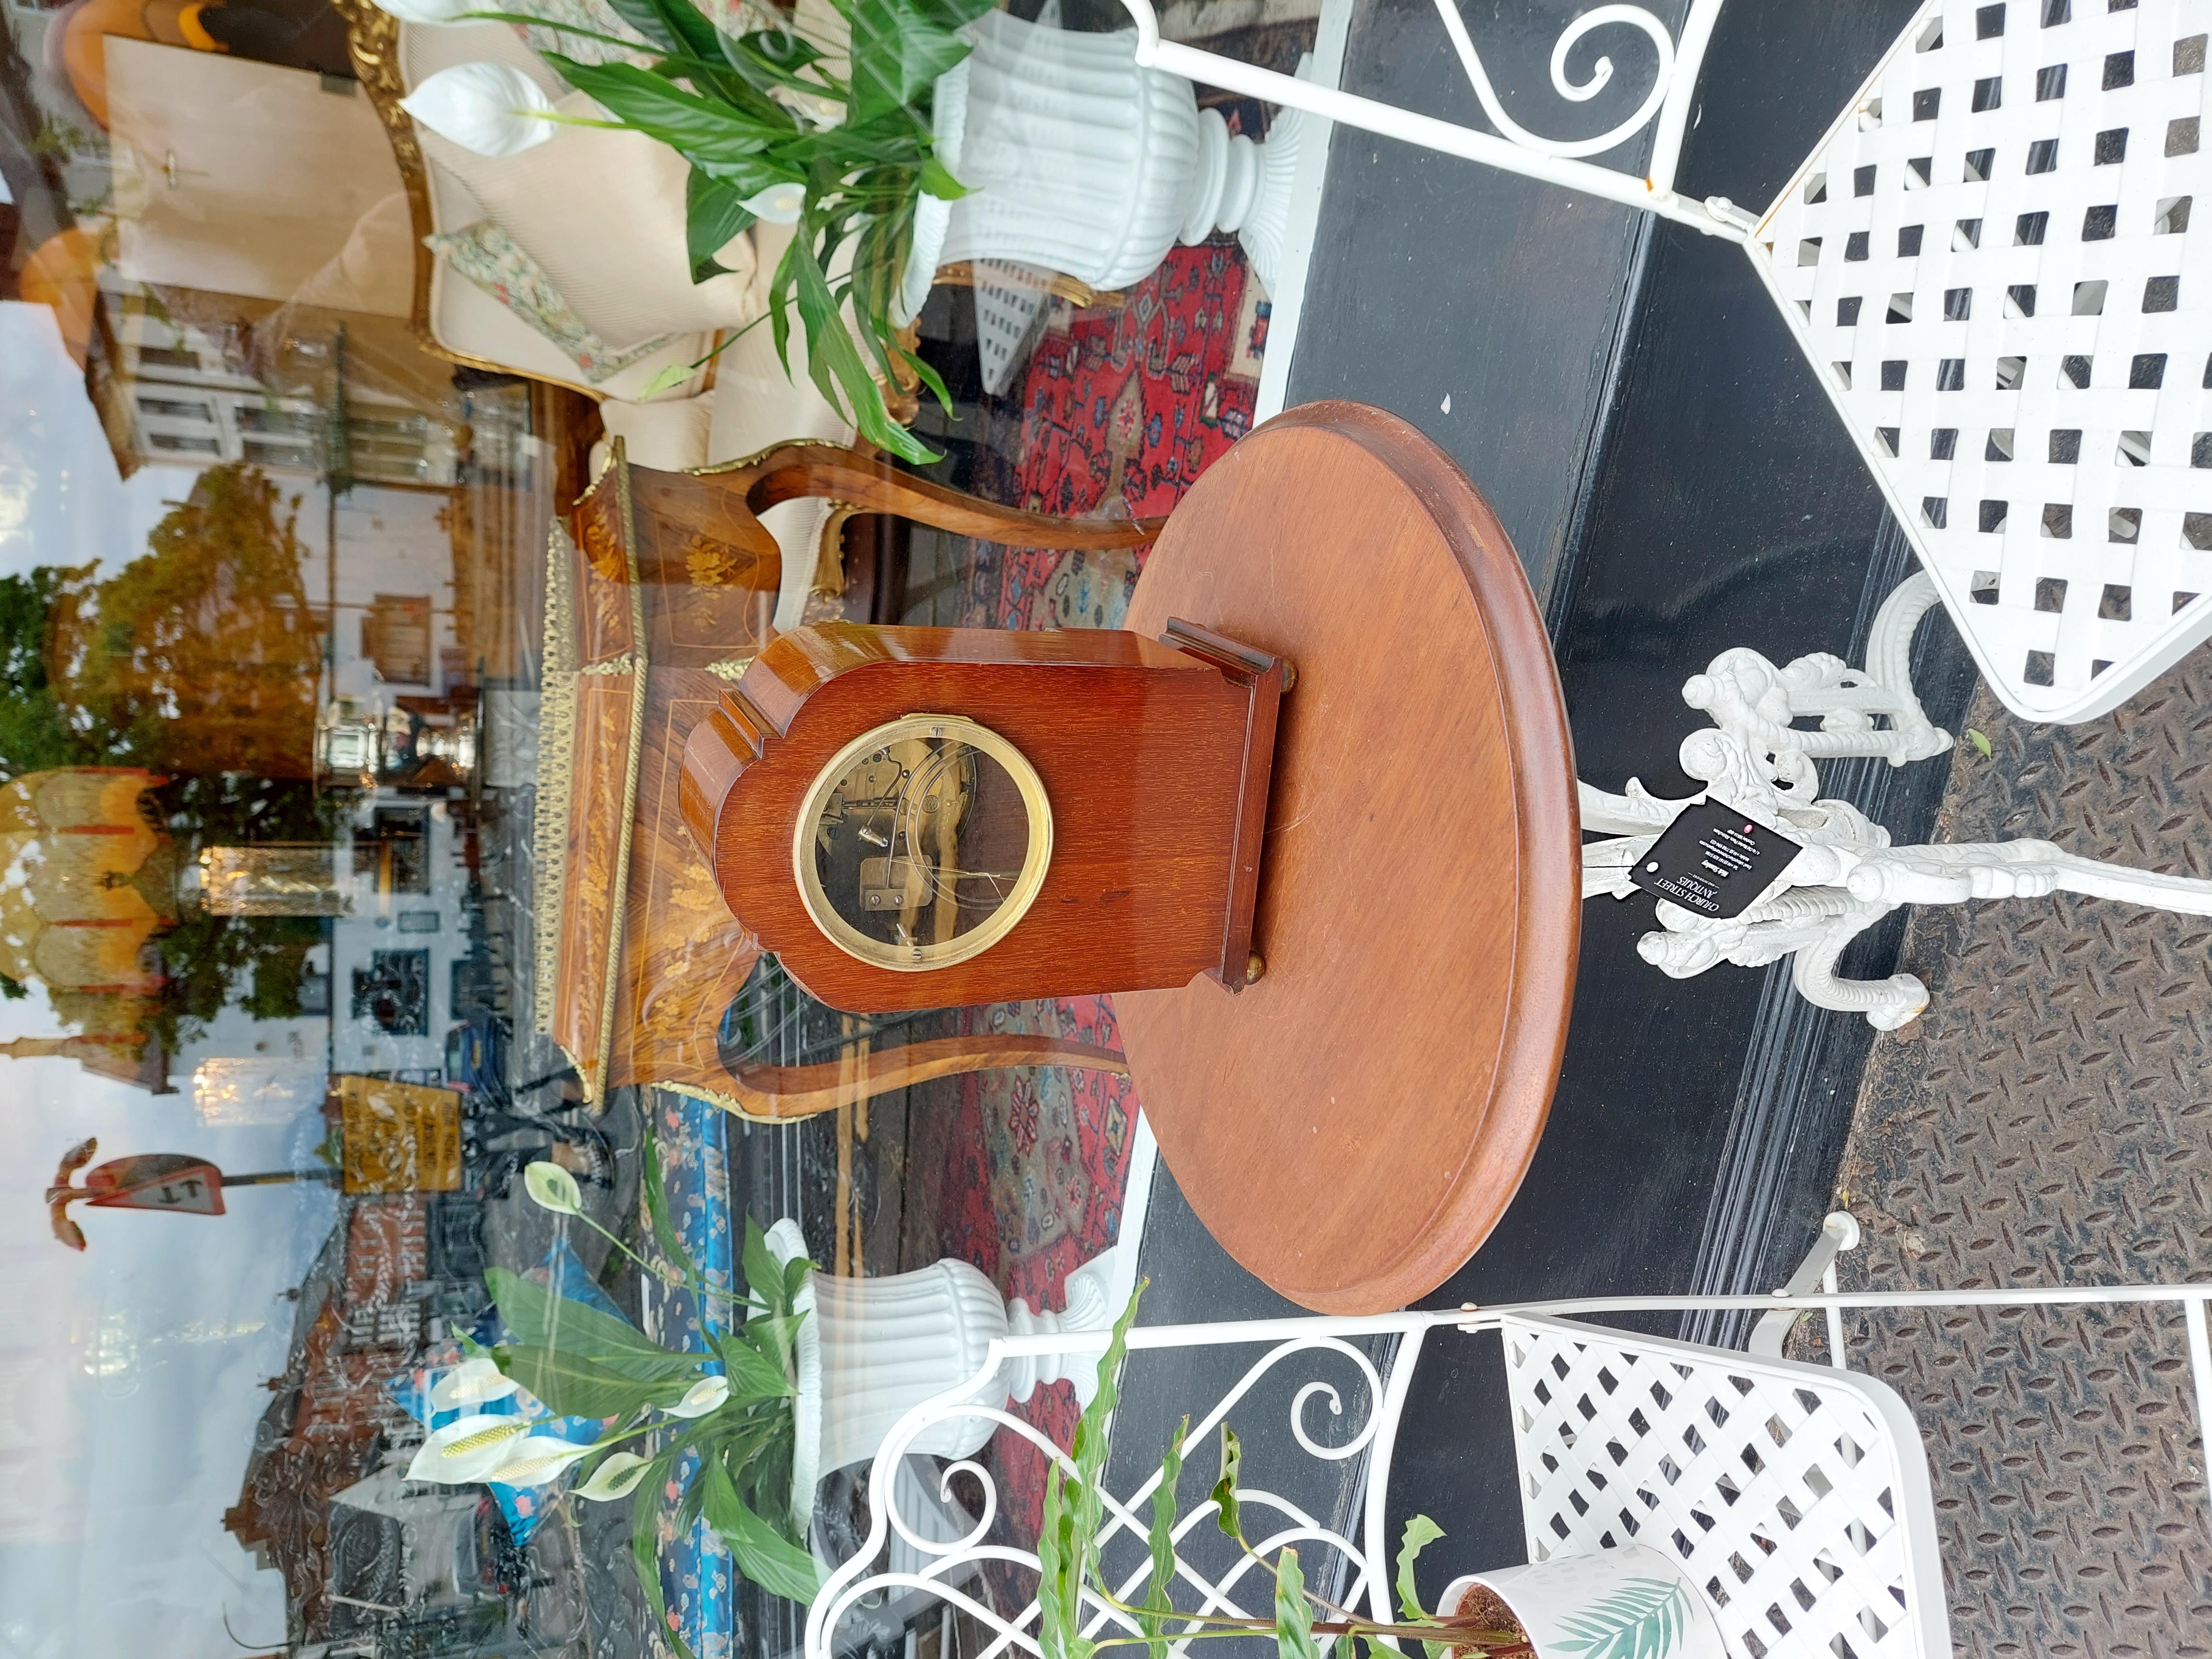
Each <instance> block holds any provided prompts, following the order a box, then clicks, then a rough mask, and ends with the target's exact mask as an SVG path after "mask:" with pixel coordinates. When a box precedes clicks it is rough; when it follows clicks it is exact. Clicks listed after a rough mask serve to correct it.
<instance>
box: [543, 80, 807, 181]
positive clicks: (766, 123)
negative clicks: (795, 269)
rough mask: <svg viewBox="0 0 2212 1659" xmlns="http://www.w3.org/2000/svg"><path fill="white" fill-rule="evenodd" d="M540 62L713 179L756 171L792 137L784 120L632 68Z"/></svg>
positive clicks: (624, 123) (621, 120)
mask: <svg viewBox="0 0 2212 1659" xmlns="http://www.w3.org/2000/svg"><path fill="white" fill-rule="evenodd" d="M544 58H545V61H546V62H547V63H549V64H551V65H552V66H553V68H554V70H555V71H556V73H558V74H559V75H560V76H561V78H562V80H564V81H566V82H568V84H569V85H571V86H573V87H574V88H576V89H577V90H578V91H580V92H585V93H588V94H591V96H592V97H593V98H595V99H597V100H599V102H600V103H601V104H603V105H605V106H606V110H607V112H608V113H609V114H611V115H612V116H613V117H614V118H616V119H617V121H620V122H621V123H622V124H623V125H625V126H629V127H634V128H635V129H636V130H637V131H640V132H641V133H643V134H645V135H646V137H648V138H657V139H659V141H660V142H661V143H664V144H666V145H667V146H668V147H669V148H670V149H673V150H675V151H677V152H678V154H680V155H682V156H683V157H684V160H685V161H689V162H690V163H691V165H692V166H693V167H702V168H704V169H706V170H707V171H708V172H709V173H714V174H715V175H716V176H717V177H721V176H723V175H724V174H725V173H735V172H741V171H742V170H744V169H745V168H748V167H752V168H757V167H759V166H760V165H761V162H760V157H761V155H762V154H763V152H764V151H765V150H766V149H768V148H769V145H770V144H772V143H775V142H776V141H777V140H778V139H780V138H784V137H789V136H790V133H791V131H793V129H792V127H791V125H790V123H789V121H788V119H785V120H784V121H782V122H781V123H778V122H776V121H775V120H772V119H769V118H765V117H763V116H762V115H760V114H758V113H757V112H746V111H741V110H738V109H735V108H732V106H730V105H729V104H728V103H726V102H724V101H721V100H717V99H712V98H702V97H701V96H700V95H699V94H697V93H696V92H686V91H685V90H684V88H681V87H679V86H677V85H676V84H674V83H673V82H670V81H668V80H666V79H665V78H663V77H662V76H658V75H655V74H653V72H652V71H651V70H642V69H640V68H638V67H637V65H636V64H582V63H579V62H577V61H576V60H575V59H574V58H564V57H562V55H561V54H560V53H559V52H547V53H545V54H544ZM778 113H783V112H782V111H781V109H780V108H779V109H778ZM732 182H738V180H736V179H732ZM746 193H747V194H748V195H750V193H751V192H750V191H747V192H746Z"/></svg>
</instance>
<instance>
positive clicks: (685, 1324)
mask: <svg viewBox="0 0 2212 1659" xmlns="http://www.w3.org/2000/svg"><path fill="white" fill-rule="evenodd" d="M652 1099H653V1111H652V1119H651V1122H652V1133H653V1136H654V1138H655V1140H656V1142H657V1144H658V1145H659V1148H660V1162H661V1166H662V1170H663V1172H664V1173H665V1176H666V1179H667V1188H668V1208H669V1212H670V1215H671V1219H672V1220H673V1221H674V1222H675V1224H676V1231H677V1235H678V1237H680V1238H681V1239H682V1240H683V1243H684V1249H685V1250H686V1251H688V1252H689V1253H690V1257H691V1260H692V1261H694V1262H695V1263H696V1265H697V1267H698V1268H699V1273H700V1276H701V1278H702V1279H704V1280H705V1281H706V1282H707V1283H708V1284H709V1285H720V1286H723V1287H729V1286H731V1285H734V1284H735V1282H736V1277H735V1262H736V1255H737V1252H736V1247H735V1244H734V1242H733V1235H732V1225H731V1219H732V1218H731V1213H730V1176H729V1166H728V1164H726V1162H725V1154H724V1147H723V1139H722V1129H723V1125H724V1123H725V1122H726V1121H727V1120H726V1118H725V1117H724V1116H723V1115H722V1112H721V1110H720V1108H718V1107H714V1106H710V1105H708V1103H706V1102H705V1101H702V1100H693V1099H691V1098H690V1097H687V1096H684V1095H675V1094H662V1093H658V1092H656V1093H655V1094H654V1095H653V1097H652ZM702 1320H703V1322H706V1323H711V1324H712V1325H714V1326H716V1327H720V1326H723V1325H726V1323H727V1313H726V1308H725V1307H724V1306H722V1305H720V1304H713V1303H709V1304H708V1306H707V1307H706V1308H705V1309H703V1310H702V1309H701V1308H700V1307H698V1306H697V1305H696V1302H695V1299H694V1298H693V1297H692V1296H691V1295H690V1292H689V1291H665V1292H663V1293H662V1294H661V1297H660V1306H659V1328H660V1340H661V1341H662V1342H664V1343H665V1344H668V1345H670V1346H674V1345H675V1344H677V1343H678V1342H681V1341H684V1340H687V1339H690V1340H696V1339H698V1338H700V1337H701V1335H702ZM695 1472H696V1463H695V1462H691V1461H690V1460H686V1462H685V1464H684V1467H683V1468H680V1469H679V1470H678V1474H677V1478H676V1480H674V1481H673V1482H672V1483H671V1498H672V1497H673V1496H674V1494H675V1493H677V1492H681V1491H682V1490H683V1489H684V1486H685V1485H686V1484H687V1483H688V1482H689V1481H690V1479H691V1477H692V1475H693V1474H694V1473H695ZM660 1577H661V1587H662V1589H663V1592H664V1593H665V1595H666V1596H667V1598H668V1617H669V1623H670V1625H671V1627H672V1628H673V1629H674V1630H675V1632H676V1633H677V1634H678V1636H680V1637H681V1638H683V1639H684V1643H685V1644H686V1645H687V1646H689V1647H690V1650H691V1651H692V1652H693V1653H694V1654H696V1655H697V1656H698V1659H731V1655H732V1650H733V1649H734V1645H735V1641H736V1633H737V1595H736V1590H737V1583H736V1576H735V1574H734V1573H733V1572H732V1569H731V1565H730V1553H729V1552H728V1551H727V1550H726V1549H725V1548H723V1547H722V1543H721V1541H720V1539H718V1538H716V1537H715V1536H714V1533H713V1532H712V1530H710V1529H709V1528H708V1526H707V1523H706V1522H703V1521H702V1522H697V1523H696V1524H695V1525H694V1526H693V1527H692V1528H690V1531H689V1532H687V1533H685V1534H684V1535H683V1536H682V1537H680V1538H679V1537H678V1535H677V1533H676V1524H675V1520H674V1516H673V1510H672V1508H671V1510H670V1511H669V1512H668V1513H667V1515H666V1516H665V1518H664V1519H663V1521H662V1522H661V1536H660Z"/></svg>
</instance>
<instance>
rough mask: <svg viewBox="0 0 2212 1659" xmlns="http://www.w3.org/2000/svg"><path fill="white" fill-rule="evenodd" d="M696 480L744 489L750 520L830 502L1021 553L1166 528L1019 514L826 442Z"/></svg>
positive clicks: (1159, 522)
mask: <svg viewBox="0 0 2212 1659" xmlns="http://www.w3.org/2000/svg"><path fill="white" fill-rule="evenodd" d="M700 476H701V477H706V478H710V479H713V480H714V481H715V482H717V483H721V484H722V485H723V487H725V488H726V489H731V490H732V491H742V492H743V494H744V502H745V506H746V507H747V508H748V509H750V511H751V512H753V513H764V512H766V511H767V510H768V509H769V507H775V506H776V505H777V504H778V503H780V502H783V501H797V500H799V499H800V498H802V497H805V496H828V497H829V498H830V499H831V500H833V501H842V502H843V503H845V504H846V505H847V506H848V507H854V508H856V509H857V510H859V511H860V512H863V513H890V514H892V515H894V516H896V517H898V518H902V519H911V520H914V521H915V522H916V523H917V524H926V525H929V526H932V527H933V528H935V529H939V530H949V531H951V532H955V533H956V534H958V535H963V536H975V537H979V538H982V539H984V540H987V541H996V542H1011V543H1012V544H1016V545H1018V546H1022V547H1066V548H1085V549H1105V548H1115V547H1142V546H1144V545H1145V544H1146V543H1147V542H1151V541H1152V540H1155V539H1156V538H1158V535H1159V533H1160V531H1161V529H1162V527H1163V526H1165V525H1166V523H1167V520H1165V519H1164V518H1162V519H1062V518H1054V517H1052V516H1050V515H1049V514H1047V513H1024V512H1023V511H1021V510H1020V509H1019V508H1018V507H1002V506H1000V504H999V503H998V502H996V501H985V500H983V499H982V498H981V496H978V495H968V494H966V493H964V492H963V491H961V490H957V489H946V488H945V486H944V485H942V484H936V483H930V482H929V481H928V480H927V479H926V478H917V477H915V476H914V475H913V474H911V473H908V472H902V471H899V469H898V468H896V467H895V466H893V465H891V464H890V462H888V461H886V460H884V459H882V458H881V457H879V456H877V455H874V454H872V453H866V452H865V451H861V450H858V449H844V448H840V447H836V446H835V445H830V444H787V445H785V446H783V447H781V448H777V449H772V450H770V451H769V452H768V453H766V454H765V455H763V456H760V457H758V458H757V459H755V460H753V461H750V462H748V463H745V464H744V465H741V466H738V467H736V468H732V469H729V470H726V471H708V472H705V473H702V474H701V475H700Z"/></svg>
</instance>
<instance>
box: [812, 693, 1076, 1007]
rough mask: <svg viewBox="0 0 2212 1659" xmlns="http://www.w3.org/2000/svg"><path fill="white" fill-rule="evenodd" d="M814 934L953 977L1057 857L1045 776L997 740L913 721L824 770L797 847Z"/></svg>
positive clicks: (923, 719) (948, 719) (954, 724)
mask: <svg viewBox="0 0 2212 1659" xmlns="http://www.w3.org/2000/svg"><path fill="white" fill-rule="evenodd" d="M792 853H793V864H794V865H795V866H796V868H795V871H794V873H795V874H796V876H797V877H798V880H799V893H800V895H801V896H802V897H804V899H805V902H806V908H807V912H808V914H809V915H811V916H812V917H813V919H814V922H815V925H816V926H817V927H820V928H821V929H822V931H823V933H825V934H827V935H828V936H829V939H832V940H833V941H834V942H835V943H836V945H838V946H839V947H840V948H841V949H842V950H844V951H848V952H849V953H850V954H852V955H854V956H856V957H860V959H861V960H862V961H865V962H872V963H878V964H879V965H881V966H884V967H888V968H897V969H908V970H924V969H932V968H942V967H946V966H949V965H951V963H956V962H964V961H966V960H967V959H968V958H969V957H973V956H975V955H977V954H978V953H980V952H981V951H987V950H988V949H989V948H990V947H991V946H992V945H994V944H996V943H997V942H998V941H999V940H1000V939H1003V938H1004V937H1005V936H1006V933H1008V932H1009V931H1010V930H1011V929H1012V927H1013V926H1014V924H1015V923H1016V922H1018V921H1020V920H1021V917H1022V914H1023V913H1024V911H1025V910H1027V909H1028V908H1029V906H1030V902H1031V901H1033V900H1034V899H1035V898H1036V894H1037V890H1038V888H1039V887H1041V886H1042V884H1043V882H1044V872H1045V866H1047V864H1048V862H1049V861H1050V860H1051V855H1052V812H1051V808H1050V807H1049V805H1048V804H1047V802H1046V800H1045V795H1044V788H1043V786H1042V783H1041V782H1040V781H1038V778H1037V775H1036V770H1035V769H1034V768H1032V767H1031V766H1030V763H1029V762H1028V761H1027V760H1026V759H1024V757H1023V756H1022V754H1021V752H1020V751H1019V750H1017V749H1015V747H1014V746H1013V745H1012V744H1010V743H1008V742H1007V741H1006V739H1005V738H1002V737H1000V736H999V734H998V733H996V732H992V731H989V730H988V729H987V728H986V727H983V726H978V725H977V724H976V723H975V721H973V720H963V719H960V718H957V717H956V716H952V715H938V714H910V715H908V716H906V717H905V718H904V719H902V720H893V721H891V722H890V724H889V725H886V726H878V727H877V728H876V729H875V730H874V731H872V732H866V733H864V734H862V735H861V736H860V737H859V738H855V739H854V741H853V742H851V743H849V744H847V745H846V746H845V747H844V748H843V749H842V750H840V751H839V752H838V753H837V754H836V756H835V757H832V758H831V760H830V761H829V764H828V765H827V766H825V767H823V769H822V771H821V772H820V773H819V774H818V775H817V777H816V779H815V781H814V785H813V787H812V788H811V790H810V791H809V792H808V795H807V799H806V803H805V808H804V809H803V810H802V811H801V812H800V814H799V825H798V835H797V836H796V838H795V843H794V845H793V849H792Z"/></svg>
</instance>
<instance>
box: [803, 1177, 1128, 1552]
mask: <svg viewBox="0 0 2212 1659" xmlns="http://www.w3.org/2000/svg"><path fill="white" fill-rule="evenodd" d="M768 1243H769V1249H770V1250H771V1251H773V1252H774V1253H775V1257H776V1259H777V1260H778V1261H796V1260H798V1259H799V1258H800V1257H801V1256H803V1255H805V1254H806V1245H805V1239H804V1238H803V1237H801V1236H800V1233H799V1225H798V1224H797V1223H796V1222H794V1221H789V1220H784V1221H779V1222H777V1223H776V1224H775V1226H773V1227H771V1228H769V1230H768ZM1113 1263H1114V1252H1113V1251H1111V1250H1109V1251H1107V1252H1106V1253H1105V1254H1104V1255H1098V1256H1095V1257H1093V1258H1092V1259H1091V1261H1086V1262H1085V1263H1084V1264H1083V1266H1081V1267H1078V1268H1077V1269H1076V1270H1075V1271H1074V1272H1073V1273H1070V1274H1069V1275H1068V1276H1067V1306H1066V1308H1065V1309H1064V1310H1062V1311H1060V1312H1059V1313H1043V1312H1035V1311H1032V1310H1030V1305H1029V1304H1027V1303H1026V1302H1023V1301H1020V1300H1018V1299H1016V1300H1012V1301H1009V1300H1007V1299H1006V1297H1001V1296H1000V1294H999V1292H998V1289H997V1287H996V1286H995V1285H993V1284H992V1283H991V1281H990V1279H987V1277H985V1276H984V1274H983V1273H981V1271H980V1270H978V1269H977V1268H975V1267H971V1266H969V1264H968V1263H967V1262H965V1261H951V1260H946V1261H939V1262H935V1263H933V1264H932V1265H931V1266H929V1267H924V1268H921V1270H920V1271H918V1272H915V1273H892V1274H889V1275H886V1276H884V1277H883V1278H880V1279H838V1278H835V1277H832V1276H831V1275H829V1274H828V1273H810V1274H809V1275H808V1276H807V1279H806V1284H805V1287H804V1288H803V1289H802V1290H801V1291H799V1298H798V1305H799V1307H800V1308H801V1309H803V1310H806V1311H807V1312H808V1313H809V1314H810V1315H811V1317H809V1318H808V1319H807V1320H806V1321H805V1323H804V1324H803V1325H802V1326H801V1327H800V1331H799V1399H798V1401H797V1405H796V1416H797V1419H798V1425H797V1426H798V1440H797V1445H796V1449H795V1450H794V1452H793V1457H792V1491H793V1498H794V1500H795V1501H794V1503H793V1508H794V1510H799V1512H801V1513H803V1512H805V1510H806V1509H808V1508H810V1507H811V1503H812V1493H813V1488H814V1483H815V1482H816V1480H818V1479H819V1478H820V1477H821V1475H822V1474H823V1473H825V1472H826V1471H828V1470H830V1469H842V1468H845V1467H846V1466H847V1465H848V1464H853V1463H864V1462H867V1461H868V1460H869V1459H870V1458H872V1457H873V1456H874V1455H876V1450H877V1449H878V1447H880V1446H881V1445H882V1444H883V1443H884V1436H885V1435H886V1434H888V1433H889V1432H890V1429H891V1426H892V1425H894V1424H896V1422H897V1421H898V1420H899V1419H900V1418H902V1417H903V1416H905V1415H906V1413H908V1411H910V1410H912V1409H913V1408H914V1407H915V1406H918V1405H920V1404H921V1402H922V1401H925V1400H927V1399H930V1398H931V1397H932V1396H933V1395H940V1394H943V1393H944V1392H945V1390H947V1389H951V1388H955V1387H957V1386H958V1385H959V1384H961V1383H965V1382H967V1381H968V1379H969V1378H970V1377H972V1376H975V1373H976V1371H977V1370H980V1369H981V1366H982V1364H983V1362H984V1360H985V1359H986V1358H987V1357H988V1351H989V1348H990V1345H991V1342H992V1340H993V1339H994V1338H996V1337H1003V1336H1008V1335H1013V1336H1030V1335H1050V1334H1054V1333H1056V1332H1060V1331H1097V1330H1104V1329H1107V1328H1109V1327H1110V1326H1111V1325H1112V1324H1113V1322H1114V1313H1115V1310H1114V1308H1113V1306H1112V1289H1111V1279H1112V1273H1113ZM1097 1364H1098V1362H1097V1355H1096V1353H1092V1352H1082V1353H1075V1354H1069V1355H1065V1356H1062V1355H1045V1356H1042V1357H1032V1358H1022V1359H1018V1360H1015V1361H1013V1362H1012V1364H1009V1365H1008V1366H1007V1367H1006V1370H1004V1371H1003V1372H1002V1373H1001V1375H1000V1383H1001V1384H1002V1385H1003V1392H1002V1393H1000V1395H999V1396H998V1398H997V1399H995V1400H994V1399H990V1398H988V1397H987V1396H978V1398H979V1399H982V1400H983V1401H984V1403H987V1404H990V1405H1003V1404H1004V1403H1006V1401H1008V1400H1014V1401H1025V1400H1028V1399H1029V1398H1030V1396H1031V1395H1034V1394H1035V1393H1036V1390H1037V1389H1038V1387H1039V1386H1040V1385H1041V1384H1043V1383H1057V1382H1061V1381H1066V1382H1069V1383H1073V1384H1074V1385H1075V1392H1076V1397H1077V1398H1078V1399H1079V1400H1081V1401H1083V1402H1084V1403H1085V1404H1086V1405H1087V1404H1089V1403H1090V1401H1091V1395H1093V1394H1094V1393H1096V1392H1097ZM992 1426H993V1425H991V1423H990V1422H989V1421H988V1420H979V1419H975V1418H957V1419H952V1420H951V1421H950V1422H947V1423H945V1424H941V1425H939V1426H937V1427H936V1428H933V1429H931V1430H929V1431H927V1432H926V1433H924V1434H922V1435H921V1436H919V1437H917V1438H916V1439H915V1443H914V1449H915V1451H917V1452H923V1453H930V1454H933V1455H937V1456H939V1457H967V1456H970V1455H973V1454H974V1453H975V1452H976V1451H979V1450H981V1448H982V1446H983V1443H984V1442H985V1441H987V1440H988V1439H989V1438H990V1437H991V1431H992Z"/></svg>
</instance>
